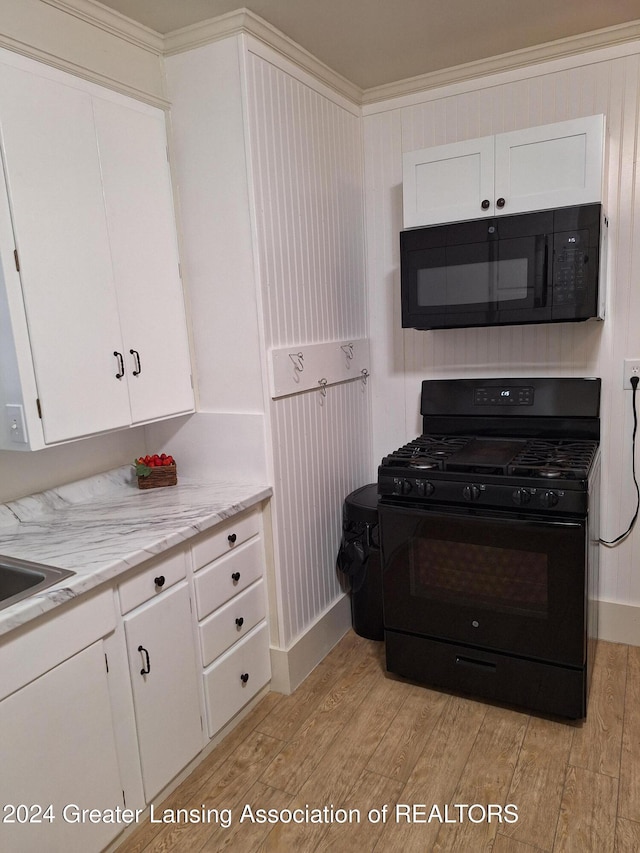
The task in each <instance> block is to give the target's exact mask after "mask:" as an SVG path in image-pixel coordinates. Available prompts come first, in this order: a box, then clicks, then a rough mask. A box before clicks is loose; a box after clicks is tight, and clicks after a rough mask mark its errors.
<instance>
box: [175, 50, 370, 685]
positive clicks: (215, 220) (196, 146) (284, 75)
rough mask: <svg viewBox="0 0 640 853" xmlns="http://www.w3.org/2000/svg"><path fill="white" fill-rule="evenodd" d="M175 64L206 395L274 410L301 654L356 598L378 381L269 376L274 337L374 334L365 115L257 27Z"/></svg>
mask: <svg viewBox="0 0 640 853" xmlns="http://www.w3.org/2000/svg"><path fill="white" fill-rule="evenodd" d="M166 68H167V86H168V91H169V95H170V97H171V100H172V103H173V107H172V125H173V131H174V151H175V157H176V159H175V164H176V178H177V185H178V194H179V201H180V209H181V216H182V222H183V225H184V228H185V239H184V254H183V263H184V268H185V271H186V274H187V280H188V282H189V294H190V303H191V306H192V309H193V313H194V317H193V330H194V345H195V352H196V367H197V373H198V383H199V387H200V403H201V407H202V408H204V409H206V410H209V411H212V412H217V413H219V416H220V417H224V412H225V411H226V412H229V411H236V412H242V411H245V412H255V411H262V412H263V413H264V415H265V421H266V442H267V458H268V472H269V480H270V482H271V483H272V484H273V488H274V497H273V500H272V515H273V525H274V550H275V562H276V567H277V571H276V573H275V574H274V577H273V578H272V580H273V582H272V584H271V594H272V597H273V600H274V603H275V606H274V608H273V612H274V613H275V618H274V619H272V620H271V624H270V627H271V632H272V633H271V641H272V646H274V647H275V648H277V649H280V650H288V649H289V648H290V647H291V646H292V645H294V644H295V643H296V642H297V641H298V640H299V639H300V638H301V637H302V636H303V635H305V633H306V632H308V631H309V630H310V629H311V628H312V627H313V626H315V625H316V624H317V623H318V620H321V619H322V618H323V616H324V615H325V614H328V613H329V611H330V610H331V608H332V607H333V606H334V605H336V603H337V602H338V601H339V600H341V599H342V598H343V590H342V589H341V587H340V584H339V582H338V579H337V577H336V572H335V559H336V555H337V550H338V544H339V540H340V533H341V510H342V502H343V500H344V498H345V497H346V495H347V494H349V492H351V491H352V490H353V489H354V488H356V487H358V486H361V485H364V484H365V483H366V482H369V480H370V471H369V460H370V452H369V386H365V385H363V383H362V382H347V383H342V384H340V385H335V386H331V387H329V388H328V389H327V394H326V397H323V396H321V395H320V393H319V391H318V392H315V391H314V392H306V393H300V394H294V395H292V396H290V397H286V398H282V399H277V400H272V399H271V397H270V394H269V387H268V360H269V351H270V349H271V348H279V347H288V346H291V347H292V348H293V349H294V350H296V349H297V348H299V347H300V346H302V345H304V344H313V343H320V342H326V341H343V340H347V339H349V338H353V339H359V338H362V337H365V336H366V293H365V279H364V237H363V206H362V199H363V190H362V177H363V164H362V141H361V118H360V111H359V109H358V108H357V107H355V106H354V105H353V104H351V103H350V102H348V101H346V100H345V99H344V98H342V97H340V96H338V95H336V94H335V93H334V92H332V91H330V90H329V89H327V87H326V86H324V85H322V84H320V83H318V81H317V80H314V79H313V78H312V77H311V76H310V75H308V74H306V73H304V72H302V71H301V70H300V69H299V68H296V67H295V66H294V65H293V64H292V63H290V62H288V61H287V60H285V59H284V58H283V57H282V56H280V55H278V54H276V53H275V52H274V51H273V50H271V49H269V48H267V47H265V46H264V45H263V44H261V43H259V42H257V41H256V40H253V39H250V38H245V37H243V36H233V37H231V38H228V39H223V40H219V41H216V42H214V43H212V44H208V45H205V46H203V47H198V48H196V49H194V50H191V51H187V52H185V53H180V54H177V55H175V56H170V57H167V60H166ZM319 378H321V377H320V376H319V377H318V379H319ZM238 453H239V454H243V453H244V449H243V448H242V447H241V446H240V447H238ZM343 630H344V629H343ZM335 639H337V637H334V639H333V641H334V642H335ZM316 651H317V650H316ZM322 651H326V649H324V650H322ZM317 659H319V658H316V660H314V661H313V662H314V663H315V662H317ZM305 674H306V673H305Z"/></svg>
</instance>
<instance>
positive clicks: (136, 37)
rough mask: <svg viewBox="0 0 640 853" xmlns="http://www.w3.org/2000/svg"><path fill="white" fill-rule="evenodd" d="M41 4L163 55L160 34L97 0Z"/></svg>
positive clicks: (55, 0)
mask: <svg viewBox="0 0 640 853" xmlns="http://www.w3.org/2000/svg"><path fill="white" fill-rule="evenodd" d="M40 2H41V3H46V5H47V6H53V7H54V8H56V9H60V10H61V11H62V12H66V13H67V14H68V15H73V17H74V18H79V19H80V20H81V21H85V22H86V23H88V24H91V25H92V26H94V27H98V28H99V29H101V30H104V31H105V32H107V33H110V34H111V35H114V36H117V37H118V38H120V39H124V40H125V41H128V42H130V43H131V44H134V45H135V46H136V47H140V48H142V49H143V50H148V51H150V52H151V53H155V54H156V55H157V56H162V54H163V51H164V39H163V37H162V35H161V34H160V33H157V32H156V31H155V30H152V29H149V27H145V26H144V25H143V24H138V23H137V22H136V21H132V20H131V18H127V17H126V16H125V15H121V14H120V12H116V11H115V10H114V9H108V8H107V7H106V6H103V5H102V4H101V3H98V2H97V0H40Z"/></svg>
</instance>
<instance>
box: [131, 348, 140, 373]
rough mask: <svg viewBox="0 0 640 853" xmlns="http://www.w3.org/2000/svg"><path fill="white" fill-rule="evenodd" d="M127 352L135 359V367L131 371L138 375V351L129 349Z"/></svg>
mask: <svg viewBox="0 0 640 853" xmlns="http://www.w3.org/2000/svg"><path fill="white" fill-rule="evenodd" d="M129 353H130V354H131V355H132V356H133V358H134V359H135V363H136V369H135V370H132V371H131V372H132V373H133V375H134V376H140V374H141V373H142V366H141V364H140V353H139V352H138V350H137V349H130V350H129Z"/></svg>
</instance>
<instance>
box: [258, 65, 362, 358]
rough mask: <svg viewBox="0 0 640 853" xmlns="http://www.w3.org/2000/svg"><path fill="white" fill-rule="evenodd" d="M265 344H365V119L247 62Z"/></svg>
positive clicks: (272, 68)
mask: <svg viewBox="0 0 640 853" xmlns="http://www.w3.org/2000/svg"><path fill="white" fill-rule="evenodd" d="M247 68H248V93H249V109H250V117H251V138H252V161H253V174H254V186H255V205H256V214H257V226H258V229H259V245H258V252H259V264H260V274H261V279H262V290H263V299H264V320H265V334H266V345H267V346H268V347H282V346H288V345H291V344H296V343H317V342H322V341H331V340H344V339H346V338H350V337H356V338H359V337H365V336H366V312H365V289H364V267H363V251H362V246H363V215H362V153H361V151H362V145H361V128H360V120H359V118H358V117H357V116H355V115H353V114H352V113H350V112H347V111H346V110H345V109H343V108H342V107H341V106H339V105H337V104H335V103H332V102H331V101H330V100H329V98H328V97H325V96H323V95H321V94H319V93H318V92H315V91H314V90H312V89H310V88H309V87H308V86H306V85H305V84H304V83H302V82H300V81H299V80H296V79H295V78H294V77H292V76H290V75H289V74H287V73H285V72H284V71H282V70H281V69H280V68H277V67H276V66H274V65H271V64H270V63H268V62H266V61H265V60H264V59H262V57H259V56H256V55H255V54H253V53H250V54H249V57H248V63H247Z"/></svg>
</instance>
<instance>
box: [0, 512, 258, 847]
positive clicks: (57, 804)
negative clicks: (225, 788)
mask: <svg viewBox="0 0 640 853" xmlns="http://www.w3.org/2000/svg"><path fill="white" fill-rule="evenodd" d="M264 565H265V555H264V548H263V544H262V519H261V513H260V511H259V510H253V511H249V512H247V513H243V514H241V515H239V516H238V517H237V519H236V520H233V519H231V520H229V521H226V522H223V523H221V524H219V525H217V526H216V527H215V528H214V529H213V530H211V531H210V532H208V533H203V534H201V535H200V536H198V537H197V539H196V540H195V541H194V544H193V545H191V546H188V545H186V544H183V545H181V546H178V547H176V548H172V549H170V550H169V551H167V552H166V553H164V554H162V555H161V556H158V557H156V558H154V559H152V560H149V561H148V562H146V563H144V564H143V565H141V566H140V567H139V568H138V569H136V570H132V571H131V572H130V573H129V574H128V575H127V576H124V577H123V578H122V579H121V580H120V581H119V582H118V583H117V586H115V587H113V586H109V585H105V586H104V587H102V588H101V589H99V590H98V591H96V592H93V593H90V594H87V595H86V596H85V597H83V598H81V599H77V600H76V601H74V602H72V603H70V605H69V606H68V607H63V608H61V609H60V611H59V612H57V613H56V614H54V615H51V614H47V615H46V616H45V617H44V618H43V619H41V620H36V621H35V622H34V624H33V627H27V628H25V629H24V630H18V631H16V632H12V633H11V634H7V635H5V636H3V637H0V673H1V674H2V677H1V678H0V768H1V772H0V850H2V851H4V850H11V851H16V853H17V852H18V851H19V853H40V851H51V853H62V851H64V853H99V851H101V850H104V849H105V848H106V847H107V846H109V844H110V843H111V842H112V841H113V839H114V838H115V837H116V836H117V835H118V834H119V833H120V832H121V831H122V830H124V829H125V828H126V827H127V826H128V825H129V824H130V823H131V820H129V821H127V820H123V819H118V818H117V815H120V818H122V815H123V813H125V812H127V811H128V812H129V813H130V814H132V813H134V812H135V810H138V809H139V810H140V812H142V810H143V809H144V806H145V805H147V804H149V803H151V802H152V801H153V800H154V798H155V797H156V796H157V795H158V794H159V793H160V792H161V791H163V789H165V788H167V786H168V785H169V784H170V783H171V782H172V780H174V779H175V778H176V776H177V775H178V774H179V773H180V772H181V771H182V770H184V768H185V767H186V766H187V765H188V764H189V763H190V762H191V761H192V759H194V758H195V757H196V756H197V755H198V754H199V753H200V752H202V750H203V749H204V748H205V746H206V745H207V743H208V741H209V738H210V737H213V736H214V735H215V734H217V733H218V732H219V731H220V730H221V729H222V728H223V727H224V726H225V725H226V724H227V723H229V721H230V720H231V719H232V718H233V717H234V716H235V715H236V714H237V713H238V711H240V710H241V709H242V708H243V707H244V706H245V705H246V704H247V703H248V702H249V701H250V700H251V699H252V698H253V697H254V696H255V695H256V694H257V693H258V692H259V690H260V689H261V688H262V687H264V686H265V685H266V684H267V683H268V681H269V679H270V657H269V632H268V628H267V622H266V592H265V581H264ZM194 571H195V574H194ZM193 594H195V599H196V600H195V601H193V606H192V595H193ZM196 602H197V607H196ZM118 611H119V612H118ZM205 710H206V715H207V723H206V727H205V725H204V721H203V716H204V712H205ZM83 810H84V811H83ZM91 815H93V817H92V816H91ZM109 815H111V817H110V816H109Z"/></svg>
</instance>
